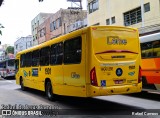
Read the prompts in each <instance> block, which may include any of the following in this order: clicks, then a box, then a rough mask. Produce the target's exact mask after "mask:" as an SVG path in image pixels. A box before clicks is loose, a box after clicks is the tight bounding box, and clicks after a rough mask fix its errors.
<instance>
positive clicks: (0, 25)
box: [0, 23, 4, 35]
mask: <svg viewBox="0 0 160 118" xmlns="http://www.w3.org/2000/svg"><path fill="white" fill-rule="evenodd" d="M0 28H4V26H3V25H2V24H1V23H0ZM0 35H2V31H1V30H0Z"/></svg>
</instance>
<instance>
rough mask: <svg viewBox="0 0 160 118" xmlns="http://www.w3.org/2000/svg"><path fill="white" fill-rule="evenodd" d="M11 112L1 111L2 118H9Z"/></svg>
mask: <svg viewBox="0 0 160 118" xmlns="http://www.w3.org/2000/svg"><path fill="white" fill-rule="evenodd" d="M10 115H11V110H2V116H10Z"/></svg>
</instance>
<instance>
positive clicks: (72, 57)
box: [64, 36, 82, 64]
mask: <svg viewBox="0 0 160 118" xmlns="http://www.w3.org/2000/svg"><path fill="white" fill-rule="evenodd" d="M81 51H82V39H81V37H80V36H79V37H76V38H73V39H70V40H66V41H65V42H64V64H77V63H81Z"/></svg>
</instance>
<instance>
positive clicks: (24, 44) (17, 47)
mask: <svg viewBox="0 0 160 118" xmlns="http://www.w3.org/2000/svg"><path fill="white" fill-rule="evenodd" d="M32 41H33V38H32V35H29V36H26V37H21V38H19V39H18V40H17V41H16V42H15V43H14V55H16V54H17V53H18V52H19V51H22V50H25V49H28V48H30V47H32V46H33V45H32Z"/></svg>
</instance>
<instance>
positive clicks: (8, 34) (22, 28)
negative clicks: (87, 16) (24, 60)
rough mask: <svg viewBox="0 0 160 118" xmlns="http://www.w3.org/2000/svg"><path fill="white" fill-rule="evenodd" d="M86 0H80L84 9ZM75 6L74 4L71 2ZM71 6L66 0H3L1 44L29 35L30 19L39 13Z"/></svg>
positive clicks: (0, 10)
mask: <svg viewBox="0 0 160 118" xmlns="http://www.w3.org/2000/svg"><path fill="white" fill-rule="evenodd" d="M86 1H87V0H82V7H83V9H84V10H86V3H87V2H86ZM72 5H73V6H74V7H76V5H75V4H72ZM68 7H71V2H67V0H44V1H43V2H39V1H38V0H4V3H3V5H2V6H1V7H0V23H1V24H2V25H3V26H4V27H5V28H3V29H1V30H2V36H1V35H0V41H1V44H2V45H3V44H10V45H14V42H15V41H17V40H18V38H20V37H25V36H28V35H31V21H32V20H33V19H34V18H35V17H36V16H37V15H38V14H39V13H40V12H43V13H55V12H57V11H58V10H59V9H60V8H64V9H67V8H68Z"/></svg>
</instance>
